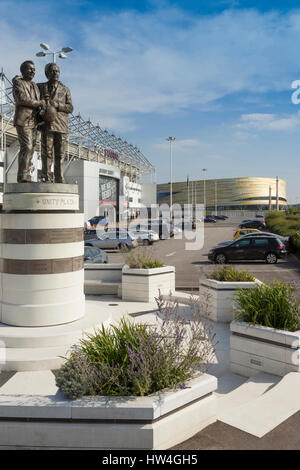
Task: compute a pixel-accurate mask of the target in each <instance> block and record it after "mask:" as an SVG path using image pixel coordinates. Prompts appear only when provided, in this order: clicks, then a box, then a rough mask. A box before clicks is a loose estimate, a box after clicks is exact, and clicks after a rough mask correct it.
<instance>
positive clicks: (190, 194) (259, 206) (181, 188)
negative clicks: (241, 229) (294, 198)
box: [157, 177, 287, 212]
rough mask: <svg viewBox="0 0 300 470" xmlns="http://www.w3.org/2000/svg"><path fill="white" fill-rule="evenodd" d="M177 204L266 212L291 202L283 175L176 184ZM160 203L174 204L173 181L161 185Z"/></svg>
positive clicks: (174, 188)
mask: <svg viewBox="0 0 300 470" xmlns="http://www.w3.org/2000/svg"><path fill="white" fill-rule="evenodd" d="M172 201H173V204H180V205H181V206H183V205H184V204H192V205H193V206H195V205H196V204H204V202H205V207H206V209H207V210H208V211H213V212H217V211H266V210H269V209H275V208H278V209H284V208H285V207H286V205H287V198H286V182H285V181H284V180H282V179H279V178H260V177H244V178H222V179H209V180H196V181H191V180H189V179H188V180H187V181H183V182H177V183H172ZM157 203H158V204H159V205H161V204H163V203H164V204H170V183H165V184H158V185H157Z"/></svg>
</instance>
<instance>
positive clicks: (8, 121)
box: [0, 70, 155, 178]
mask: <svg viewBox="0 0 300 470" xmlns="http://www.w3.org/2000/svg"><path fill="white" fill-rule="evenodd" d="M14 108H15V105H14V99H13V95H12V82H11V81H10V80H9V79H8V78H7V77H6V75H5V74H4V72H3V70H2V71H1V72H0V119H1V122H0V136H1V140H0V150H5V148H6V147H7V146H8V145H10V144H11V142H12V140H14V141H15V140H16V132H15V129H14V127H13V115H14ZM69 131H70V133H69V136H68V148H67V155H66V160H67V162H66V165H67V166H68V165H69V164H70V163H71V161H72V160H74V159H84V160H90V161H99V162H105V163H107V164H113V165H114V166H117V167H119V168H120V169H121V171H124V172H125V173H128V174H130V175H132V176H133V175H134V176H135V177H136V178H140V177H141V176H142V175H154V174H155V168H154V166H153V165H152V164H151V163H150V162H149V161H148V160H147V158H146V157H145V156H144V155H143V154H142V152H141V151H140V149H139V148H138V147H135V146H133V145H132V144H129V143H128V142H127V141H126V140H123V139H121V137H117V136H115V135H114V134H111V133H109V132H108V131H107V130H106V129H102V128H101V127H100V126H99V124H97V125H94V124H93V123H92V122H91V121H90V120H88V121H86V120H84V119H83V118H82V117H81V115H80V114H78V115H77V116H75V115H74V114H70V116H69Z"/></svg>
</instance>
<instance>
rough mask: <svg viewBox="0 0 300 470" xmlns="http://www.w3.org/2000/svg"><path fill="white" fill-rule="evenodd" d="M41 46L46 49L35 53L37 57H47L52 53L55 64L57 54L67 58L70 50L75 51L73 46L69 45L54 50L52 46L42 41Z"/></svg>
mask: <svg viewBox="0 0 300 470" xmlns="http://www.w3.org/2000/svg"><path fill="white" fill-rule="evenodd" d="M40 46H41V48H42V49H44V50H43V51H40V52H37V53H36V54H35V55H36V56H37V57H45V56H46V55H47V54H52V62H53V63H54V64H55V63H56V56H57V55H58V57H59V58H60V59H66V58H67V56H66V54H67V53H68V52H72V51H73V48H72V47H69V46H68V47H63V48H62V49H61V50H60V51H52V50H51V48H50V46H49V45H48V44H46V43H45V42H41V44H40ZM45 51H46V52H45Z"/></svg>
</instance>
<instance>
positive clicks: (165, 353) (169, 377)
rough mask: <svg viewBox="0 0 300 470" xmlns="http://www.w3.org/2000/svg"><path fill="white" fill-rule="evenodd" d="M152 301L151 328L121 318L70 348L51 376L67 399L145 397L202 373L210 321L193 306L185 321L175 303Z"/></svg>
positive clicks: (210, 349) (210, 348)
mask: <svg viewBox="0 0 300 470" xmlns="http://www.w3.org/2000/svg"><path fill="white" fill-rule="evenodd" d="M156 301H157V306H158V321H157V324H156V325H147V324H143V323H133V322H129V321H127V320H125V319H122V320H121V322H120V324H119V325H118V326H115V325H113V326H110V327H109V328H104V327H102V328H101V329H100V330H98V331H97V332H95V334H93V335H89V336H88V337H87V338H86V339H84V340H81V342H80V344H79V345H77V346H74V347H73V348H72V349H71V352H70V357H69V358H68V359H67V361H66V363H65V364H64V365H63V366H62V367H61V369H59V370H58V371H57V372H56V384H57V386H58V387H59V388H60V389H61V390H62V391H63V393H64V394H65V395H66V396H67V397H68V398H70V399H75V398H79V397H82V396H84V395H109V396H114V395H115V396H116V395H122V396H130V395H131V396H144V395H149V394H151V393H155V392H157V391H160V390H163V389H166V388H176V387H184V386H185V383H186V381H187V380H189V379H190V378H191V377H193V376H194V374H196V373H201V372H204V371H205V370H207V367H208V363H209V362H210V360H211V358H212V356H213V353H214V339H215V335H214V334H213V331H212V323H211V322H209V321H204V320H203V319H201V317H200V316H199V309H198V307H197V304H196V303H195V302H194V303H193V302H192V305H193V308H192V310H193V314H191V315H190V317H189V319H186V317H185V316H183V315H181V314H180V312H179V307H178V303H174V302H170V301H165V300H164V299H163V297H162V296H161V294H159V297H158V298H157V299H156Z"/></svg>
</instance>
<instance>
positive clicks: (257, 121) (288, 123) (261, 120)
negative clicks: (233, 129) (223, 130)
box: [237, 113, 300, 131]
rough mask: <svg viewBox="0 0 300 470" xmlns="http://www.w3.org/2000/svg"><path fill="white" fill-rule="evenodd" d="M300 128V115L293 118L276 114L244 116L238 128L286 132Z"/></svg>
mask: <svg viewBox="0 0 300 470" xmlns="http://www.w3.org/2000/svg"><path fill="white" fill-rule="evenodd" d="M299 126H300V115H299V113H298V114H296V115H293V116H288V117H280V116H277V115H275V114H263V113H254V114H243V115H242V116H241V119H240V122H239V123H238V124H237V127H239V128H242V129H256V130H259V131H265V130H269V131H286V130H294V129H296V128H298V127H299Z"/></svg>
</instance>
